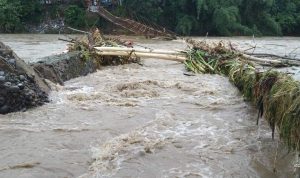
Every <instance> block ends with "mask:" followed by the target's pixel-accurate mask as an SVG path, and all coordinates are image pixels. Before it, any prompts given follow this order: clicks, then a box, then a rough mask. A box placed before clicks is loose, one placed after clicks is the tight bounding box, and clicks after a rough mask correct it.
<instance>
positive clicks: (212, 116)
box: [0, 35, 300, 178]
mask: <svg viewBox="0 0 300 178" xmlns="http://www.w3.org/2000/svg"><path fill="white" fill-rule="evenodd" d="M58 37H61V36H59V35H0V40H1V41H3V42H4V43H6V44H7V45H9V46H11V47H12V48H13V49H14V50H15V52H16V53H17V54H18V55H19V56H20V57H21V58H23V59H24V60H26V61H27V62H33V61H36V60H37V59H38V58H40V57H43V56H48V55H51V54H57V53H60V52H62V51H64V50H65V49H66V43H65V42H62V41H58V40H57V39H58ZM126 38H130V37H126ZM228 39H229V38H222V39H221V40H228ZM209 40H220V38H216V39H209ZM230 40H231V41H233V43H234V44H236V45H237V46H238V47H240V48H241V49H247V48H248V47H249V46H253V44H255V45H257V49H256V50H258V51H259V50H261V51H259V52H267V53H270V52H272V53H273V52H275V53H274V54H278V55H294V56H297V55H298V56H300V49H299V50H298V49H297V48H298V47H300V43H299V42H300V39H299V38H258V39H255V41H253V39H252V38H231V39H230ZM134 41H137V44H138V45H141V46H145V47H149V48H155V49H169V50H170V49H185V48H186V44H185V43H184V42H183V41H181V40H177V41H157V40H142V39H137V38H134ZM249 44H250V45H249ZM268 44H269V45H268ZM293 50H294V51H293ZM184 72H185V69H184V66H183V65H182V64H179V63H176V62H170V61H162V60H157V59H144V60H143V61H142V64H129V65H123V66H113V67H103V68H102V69H101V70H99V71H97V72H96V73H93V74H90V75H88V76H84V77H79V78H76V79H72V80H70V81H67V82H66V83H65V86H63V87H58V90H57V91H53V92H52V93H51V96H50V99H51V102H50V103H48V104H46V105H44V106H41V107H38V108H34V109H31V110H29V111H26V112H18V113H11V114H8V115H0V153H1V154H0V177H1V178H11V177H13V178H14V177H18V178H29V177H34V178H41V177H43V178H47V177H49V178H54V177H57V178H71V177H81V178H90V177H95V178H100V177H141V178H148V177H149V178H154V177H158V178H159V177H170V178H173V177H180V178H181V177H186V178H192V177H243V178H244V177H264V178H273V177H293V176H294V175H293V163H294V157H293V156H294V155H293V154H289V153H288V151H287V150H286V149H285V148H284V146H283V145H282V143H281V142H280V141H279V139H278V136H276V138H275V140H272V138H271V130H270V128H269V126H268V124H267V123H266V121H265V120H263V119H261V121H260V124H259V125H258V126H257V125H256V116H257V110H256V109H255V107H254V106H253V105H252V104H251V103H248V102H246V101H244V99H243V97H242V95H241V94H240V92H239V91H238V90H237V89H236V88H235V87H234V86H233V85H232V84H231V83H230V82H229V80H228V78H226V77H223V76H219V75H196V76H187V75H184ZM295 73H298V71H297V70H296V69H295ZM277 148H278V149H277ZM276 150H277V151H276ZM274 158H276V161H274ZM274 168H276V171H275V172H274Z"/></svg>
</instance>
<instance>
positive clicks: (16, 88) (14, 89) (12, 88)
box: [8, 86, 20, 93]
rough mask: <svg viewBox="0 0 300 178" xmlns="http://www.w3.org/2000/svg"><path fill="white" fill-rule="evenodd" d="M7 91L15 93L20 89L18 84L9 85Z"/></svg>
mask: <svg viewBox="0 0 300 178" xmlns="http://www.w3.org/2000/svg"><path fill="white" fill-rule="evenodd" d="M8 91H9V92H12V93H15V92H18V91H20V88H19V87H18V86H11V87H9V88H8Z"/></svg>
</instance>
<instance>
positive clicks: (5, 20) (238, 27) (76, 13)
mask: <svg viewBox="0 0 300 178" xmlns="http://www.w3.org/2000/svg"><path fill="white" fill-rule="evenodd" d="M110 10H111V11H112V12H113V13H115V14H116V15H120V16H125V17H129V18H135V19H139V20H141V21H147V22H148V23H150V22H151V23H155V24H159V25H161V26H165V27H166V28H168V29H170V30H172V31H175V32H176V33H178V34H182V35H206V34H207V33H208V35H210V36H212V35H220V36H230V35H253V34H255V35H273V36H281V35H294V36H296V35H300V0H124V1H123V4H122V6H114V7H110ZM46 18H48V19H49V18H52V19H53V18H63V19H64V21H65V23H66V24H68V25H70V26H74V27H77V28H88V27H90V26H91V25H92V24H98V25H100V24H101V22H103V21H104V20H103V19H100V20H98V21H97V19H95V17H93V18H91V17H90V16H89V15H88V14H87V13H86V11H85V7H84V1H81V0H74V1H71V3H69V4H64V5H61V4H53V5H51V6H49V5H47V6H45V5H42V4H40V1H39V0H0V31H1V32H20V31H24V26H25V25H26V24H28V23H29V24H34V23H41V22H42V21H45V20H46Z"/></svg>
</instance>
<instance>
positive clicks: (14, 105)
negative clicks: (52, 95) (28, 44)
mask: <svg viewBox="0 0 300 178" xmlns="http://www.w3.org/2000/svg"><path fill="white" fill-rule="evenodd" d="M23 64H24V62H23V61H21V59H19V58H18V57H17V56H16V54H14V53H13V51H12V50H11V49H10V48H9V47H7V46H5V45H4V44H3V43H1V42H0V114H6V113H9V112H15V111H24V110H26V109H28V108H31V107H34V106H39V105H42V104H43V103H45V102H47V101H48V95H47V91H48V89H47V87H46V86H45V84H43V83H42V81H41V80H39V76H38V75H36V74H35V73H34V72H33V71H32V70H31V69H30V68H26V66H24V65H23Z"/></svg>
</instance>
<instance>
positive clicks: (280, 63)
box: [186, 38, 300, 67]
mask: <svg viewBox="0 0 300 178" xmlns="http://www.w3.org/2000/svg"><path fill="white" fill-rule="evenodd" d="M186 42H187V43H188V44H189V46H190V47H191V48H194V49H205V50H207V51H210V50H211V49H213V48H214V47H216V46H217V45H222V49H223V50H226V51H227V52H231V53H235V54H236V55H239V56H241V57H242V58H243V59H244V60H247V61H251V62H254V63H256V64H259V65H262V66H270V67H288V66H300V61H297V60H290V59H282V58H277V59H269V58H261V57H257V56H255V55H250V54H249V53H245V52H242V51H238V50H236V49H233V48H232V47H231V45H230V43H229V45H226V44H224V43H218V44H213V43H212V44H209V43H207V42H206V41H197V40H193V39H190V38H188V39H186Z"/></svg>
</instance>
